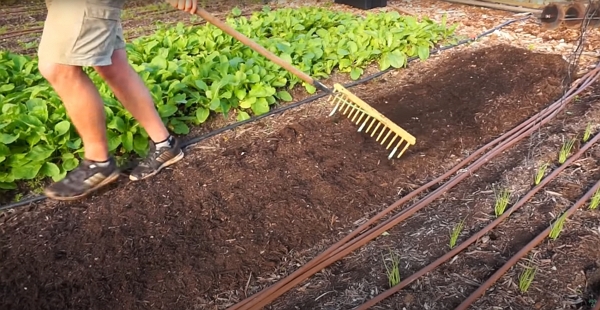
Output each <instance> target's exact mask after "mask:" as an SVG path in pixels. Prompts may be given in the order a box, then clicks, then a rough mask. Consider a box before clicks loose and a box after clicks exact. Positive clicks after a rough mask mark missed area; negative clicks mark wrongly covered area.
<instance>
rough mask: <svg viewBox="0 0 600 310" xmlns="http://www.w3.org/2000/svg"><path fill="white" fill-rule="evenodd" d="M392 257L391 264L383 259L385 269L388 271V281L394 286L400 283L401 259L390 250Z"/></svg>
mask: <svg viewBox="0 0 600 310" xmlns="http://www.w3.org/2000/svg"><path fill="white" fill-rule="evenodd" d="M390 258H391V260H392V264H391V266H388V264H387V263H386V262H385V258H384V259H383V264H384V265H385V270H386V272H387V277H388V283H389V285H390V287H394V286H396V285H398V283H400V268H399V265H400V259H399V258H398V257H397V256H396V255H394V253H393V252H392V251H391V250H390Z"/></svg>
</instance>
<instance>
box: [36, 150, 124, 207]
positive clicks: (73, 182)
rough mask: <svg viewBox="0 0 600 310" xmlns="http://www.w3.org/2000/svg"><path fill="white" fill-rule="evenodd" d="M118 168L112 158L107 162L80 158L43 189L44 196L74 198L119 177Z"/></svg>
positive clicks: (59, 198)
mask: <svg viewBox="0 0 600 310" xmlns="http://www.w3.org/2000/svg"><path fill="white" fill-rule="evenodd" d="M119 174H120V171H119V168H118V167H117V163H116V162H115V159H114V158H112V157H111V158H110V159H109V161H108V163H107V164H100V163H96V162H93V161H89V160H82V161H81V163H80V164H79V166H78V167H77V168H75V169H74V170H72V171H71V172H69V173H68V174H67V176H66V177H65V178H64V179H62V180H60V181H58V182H56V183H54V184H52V185H50V186H48V187H47V188H46V189H45V190H44V194H45V195H46V197H48V198H51V199H56V200H76V199H80V198H83V197H85V196H87V195H88V194H90V193H91V192H93V191H95V190H97V189H99V188H101V187H103V186H105V185H108V184H109V183H111V182H113V181H115V180H117V179H118V178H119Z"/></svg>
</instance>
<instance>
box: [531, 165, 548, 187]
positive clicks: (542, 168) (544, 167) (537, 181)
mask: <svg viewBox="0 0 600 310" xmlns="http://www.w3.org/2000/svg"><path fill="white" fill-rule="evenodd" d="M547 169H548V163H544V164H542V165H541V166H540V168H539V169H538V170H537V173H536V174H535V180H534V181H535V185H538V184H540V182H541V181H542V178H543V177H544V175H545V174H546V170H547Z"/></svg>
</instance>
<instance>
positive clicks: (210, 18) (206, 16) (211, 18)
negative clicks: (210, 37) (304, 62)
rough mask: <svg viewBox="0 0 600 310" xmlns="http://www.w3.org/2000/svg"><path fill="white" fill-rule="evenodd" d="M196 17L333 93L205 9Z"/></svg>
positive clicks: (316, 85) (305, 80) (304, 79)
mask: <svg viewBox="0 0 600 310" xmlns="http://www.w3.org/2000/svg"><path fill="white" fill-rule="evenodd" d="M196 15H198V16H200V17H202V18H204V19H205V20H206V21H208V22H209V23H211V24H213V25H215V26H216V27H218V28H219V29H221V30H223V31H225V32H226V33H227V34H229V35H230V36H232V37H234V38H235V39H236V40H238V41H240V42H242V44H244V45H246V46H248V47H249V48H251V49H253V50H255V51H256V52H258V53H259V54H261V55H263V56H265V57H266V58H268V59H269V60H271V61H272V62H274V63H276V64H278V65H279V66H281V67H283V68H284V69H286V70H287V71H289V72H291V73H292V74H294V75H295V76H297V77H298V78H300V79H301V80H303V81H304V82H306V83H308V84H311V85H313V86H315V87H317V88H319V89H321V90H323V91H325V92H328V93H331V90H329V89H328V88H327V87H326V86H325V85H323V84H321V83H320V82H319V81H317V80H315V79H313V78H312V77H310V76H309V75H308V74H306V73H304V72H302V71H300V70H299V69H298V68H296V67H294V66H293V65H292V64H290V63H288V62H286V61H285V60H283V59H281V58H279V57H277V55H275V54H273V53H271V52H270V51H269V50H267V49H266V48H264V47H262V46H260V45H259V44H258V43H256V42H254V41H252V40H251V39H250V38H248V37H246V36H245V35H243V34H241V33H239V32H237V31H236V30H235V29H233V28H231V27H230V26H229V25H227V24H226V23H224V22H222V21H221V20H219V19H218V18H216V17H214V16H212V15H211V14H210V13H208V12H207V11H206V10H204V9H203V8H197V9H196Z"/></svg>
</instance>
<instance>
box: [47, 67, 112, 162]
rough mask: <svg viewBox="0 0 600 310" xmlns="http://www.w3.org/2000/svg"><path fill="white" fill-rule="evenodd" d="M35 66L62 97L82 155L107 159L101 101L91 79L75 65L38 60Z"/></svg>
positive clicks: (96, 159)
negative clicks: (80, 143) (79, 142)
mask: <svg viewBox="0 0 600 310" xmlns="http://www.w3.org/2000/svg"><path fill="white" fill-rule="evenodd" d="M39 70H40V73H41V74H42V75H43V76H44V77H45V78H46V79H47V80H48V82H49V83H50V84H51V85H52V87H53V88H54V90H55V91H56V93H57V94H58V96H59V97H60V98H61V99H62V100H63V103H64V105H65V109H66V110H67V114H68V115H69V117H70V119H71V122H72V123H73V125H74V126H75V128H76V129H77V132H78V133H79V136H80V137H81V140H82V141H83V145H84V147H85V158H86V159H88V160H92V161H99V162H103V161H106V160H108V157H109V155H108V146H107V141H106V119H105V115H104V107H103V105H104V104H103V102H102V98H101V97H100V94H99V93H98V90H97V89H96V86H95V85H94V83H93V82H92V81H91V79H90V78H89V77H88V76H87V75H86V74H85V72H83V70H82V69H81V67H78V66H69V65H61V64H54V63H43V62H40V65H39Z"/></svg>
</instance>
